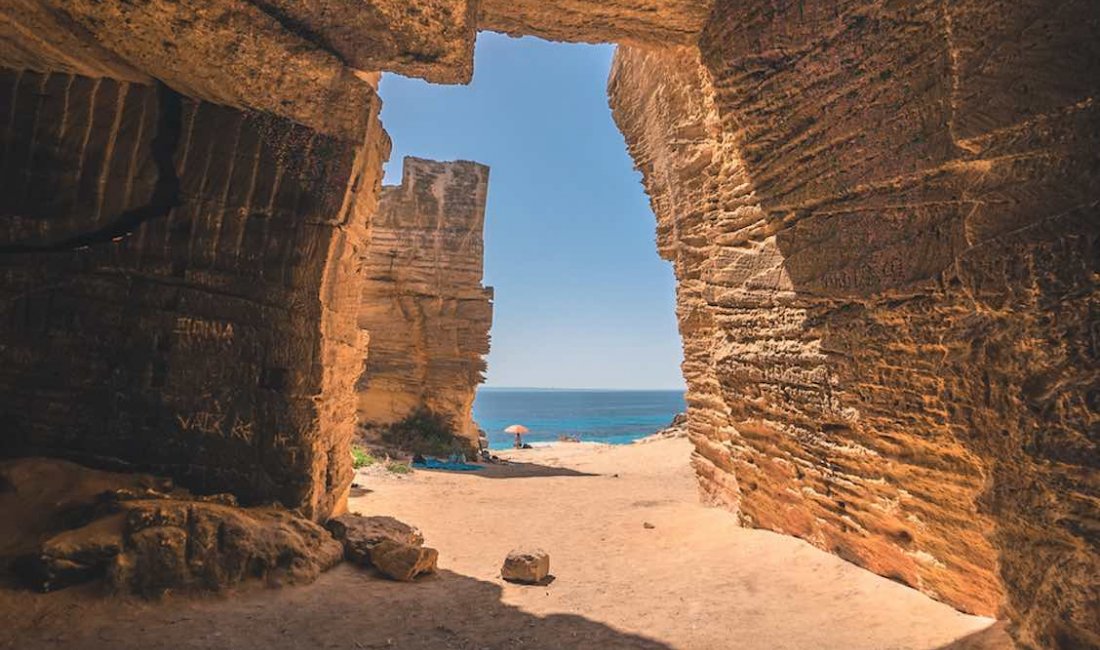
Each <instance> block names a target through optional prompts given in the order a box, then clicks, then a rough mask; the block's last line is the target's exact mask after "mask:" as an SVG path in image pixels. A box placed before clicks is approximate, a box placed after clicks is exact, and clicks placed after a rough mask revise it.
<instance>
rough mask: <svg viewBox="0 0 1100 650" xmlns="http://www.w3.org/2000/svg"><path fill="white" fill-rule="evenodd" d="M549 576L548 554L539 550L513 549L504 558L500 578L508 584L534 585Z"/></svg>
mask: <svg viewBox="0 0 1100 650" xmlns="http://www.w3.org/2000/svg"><path fill="white" fill-rule="evenodd" d="M549 575H550V554H549V553H547V552H546V551H544V550H542V549H541V548H536V549H514V550H512V551H511V552H509V553H508V557H506V558H504V566H502V567H501V568H500V577H502V578H504V579H505V580H507V581H508V582H518V583H520V584H527V585H534V584H538V583H540V582H542V581H543V580H545V579H546V577H547V576H549Z"/></svg>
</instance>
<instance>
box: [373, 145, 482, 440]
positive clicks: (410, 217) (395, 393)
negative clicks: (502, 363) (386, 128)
mask: <svg viewBox="0 0 1100 650" xmlns="http://www.w3.org/2000/svg"><path fill="white" fill-rule="evenodd" d="M488 184H489V168H488V167H486V166H484V165H479V164H477V163H473V162H465V161H459V162H446V163H444V162H435V161H432V160H423V159H420V158H406V159H405V161H404V176H403V178H402V181H401V185H399V186H393V187H385V188H383V190H382V196H381V199H380V202H379V208H378V213H377V214H376V215H375V216H374V218H373V220H372V222H371V240H370V246H369V248H368V249H367V253H366V255H365V257H364V258H363V261H364V265H365V276H366V281H365V283H364V285H363V291H362V304H361V307H360V311H359V326H360V327H361V328H363V330H364V331H366V332H367V333H368V334H369V336H370V353H369V357H368V359H367V364H366V370H365V372H364V373H363V376H362V377H361V379H360V382H359V418H360V422H361V423H362V424H363V425H365V426H366V427H367V428H368V430H377V428H378V427H381V426H384V425H387V424H392V423H394V422H397V421H400V420H402V419H403V418H405V417H406V416H408V415H409V414H411V413H412V412H413V411H414V410H416V409H418V408H427V409H429V410H431V411H433V412H435V413H437V414H440V415H444V416H446V417H448V418H450V419H451V421H452V423H453V425H454V427H455V433H456V434H457V435H459V436H461V437H463V438H465V439H466V440H468V441H469V442H470V443H471V444H472V445H474V446H475V447H476V445H477V438H478V434H477V427H476V425H475V424H474V421H473V416H472V410H473V403H474V395H475V392H476V389H477V386H478V385H479V384H480V383H481V382H482V381H483V380H484V376H483V372H484V371H485V360H484V355H486V354H488V353H489V327H490V325H491V324H492V316H493V307H492V297H493V292H492V289H489V288H486V287H484V286H482V284H481V280H482V275H483V260H484V237H483V233H484V223H485V200H486V195H487V191H488Z"/></svg>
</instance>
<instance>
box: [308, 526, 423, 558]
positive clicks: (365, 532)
mask: <svg viewBox="0 0 1100 650" xmlns="http://www.w3.org/2000/svg"><path fill="white" fill-rule="evenodd" d="M325 528H327V529H328V531H329V532H330V533H332V536H333V537H335V538H336V540H337V541H339V542H342V543H343V544H344V557H345V558H347V559H348V561H349V562H355V563H357V564H362V565H365V566H370V565H371V549H373V548H374V547H375V546H378V545H379V544H381V543H382V542H386V541H390V542H396V543H398V544H404V545H406V546H414V547H420V546H423V545H424V535H423V534H421V532H420V531H419V530H418V529H416V528H414V527H413V526H410V525H408V524H406V523H404V522H402V521H398V520H397V519H394V518H393V517H364V516H362V515H356V514H346V515H341V516H339V517H334V518H332V519H329V520H328V522H327V523H326V524H325Z"/></svg>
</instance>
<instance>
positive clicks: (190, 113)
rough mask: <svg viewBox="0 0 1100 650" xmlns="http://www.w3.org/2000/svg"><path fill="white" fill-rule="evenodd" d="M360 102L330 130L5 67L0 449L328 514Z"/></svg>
mask: <svg viewBox="0 0 1100 650" xmlns="http://www.w3.org/2000/svg"><path fill="white" fill-rule="evenodd" d="M377 109H378V103H377V100H376V99H375V100H374V104H373V108H372V109H371V113H370V114H369V116H368V117H369V126H368V127H365V128H364V129H363V130H362V131H361V132H360V133H359V134H358V137H357V138H356V139H344V138H337V137H333V136H328V135H324V134H322V133H319V132H317V131H314V130H312V129H309V128H307V127H304V126H301V125H298V124H295V123H293V122H289V121H287V120H284V119H282V118H278V117H273V116H271V115H266V114H262V113H252V112H242V111H238V110H235V109H231V108H226V107H224V106H217V105H214V104H210V103H206V102H200V101H195V100H192V99H188V98H185V97H181V96H180V95H178V94H176V93H174V92H173V91H170V90H168V89H166V88H164V87H163V86H161V87H154V86H148V85H143V84H137V83H129V82H118V81H112V80H107V79H91V78H87V77H79V76H74V75H67V74H50V75H42V74H37V73H32V72H11V71H0V113H2V114H3V115H7V116H12V117H11V119H9V120H8V121H7V122H6V124H5V127H4V131H3V137H4V146H3V147H2V149H0V222H2V223H3V228H0V233H2V234H0V296H2V297H3V301H2V302H3V306H2V313H3V318H2V319H0V334H2V337H3V343H2V345H0V385H2V386H3V387H4V388H3V391H2V397H0V415H2V419H3V421H4V423H5V430H4V432H3V437H2V438H0V451H2V452H3V453H4V454H5V455H15V454H56V455H65V456H69V457H76V458H81V459H84V460H86V461H90V462H97V463H100V464H109V465H112V466H119V465H126V466H131V467H138V468H146V469H149V470H151V471H155V472H156V473H160V474H167V475H171V476H173V477H175V478H177V479H178V480H180V481H181V482H182V483H183V484H185V485H187V486H188V487H190V488H192V489H194V490H196V491H199V492H223V491H230V492H233V493H235V494H236V495H237V496H238V497H240V498H241V499H242V501H243V502H246V503H249V502H260V501H268V500H271V499H277V500H279V501H281V502H283V503H284V504H286V505H287V506H290V507H300V508H302V509H303V512H305V513H306V514H307V515H309V516H311V517H317V518H323V517H325V516H326V515H327V514H328V513H330V512H332V511H334V510H337V509H339V508H340V507H341V506H342V503H343V493H344V492H345V491H346V489H347V486H348V485H350V482H351V476H352V468H351V461H350V458H349V455H348V451H347V450H348V446H349V444H350V439H351V436H352V434H353V429H354V419H355V396H354V391H353V385H354V383H355V379H356V377H357V376H358V374H359V372H360V370H361V368H362V359H363V356H364V354H365V348H364V343H365V341H364V340H363V339H362V337H361V335H360V332H359V330H358V328H357V326H356V322H355V318H356V313H357V306H358V301H359V291H358V284H357V282H356V280H357V277H358V276H357V274H358V272H359V268H360V265H359V257H360V256H361V255H362V253H363V250H364V242H365V238H366V225H367V218H368V215H369V214H370V213H371V212H372V211H373V208H374V202H375V197H376V195H375V192H376V191H377V188H378V186H379V182H380V177H381V161H382V159H383V157H384V156H385V155H387V154H388V140H387V139H386V137H385V135H384V133H383V132H382V130H381V126H380V124H379V122H378V120H377Z"/></svg>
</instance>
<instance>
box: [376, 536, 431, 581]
mask: <svg viewBox="0 0 1100 650" xmlns="http://www.w3.org/2000/svg"><path fill="white" fill-rule="evenodd" d="M438 559H439V552H438V551H436V550H435V549H434V548H428V547H427V546H415V545H411V544H402V543H400V542H395V541H393V540H389V539H387V540H383V541H382V542H380V543H378V544H376V545H375V546H373V547H372V548H371V550H370V560H371V563H372V564H373V565H374V568H376V569H378V571H379V572H380V573H381V574H382V575H384V576H386V577H387V578H390V579H392V580H401V581H403V582H408V581H410V580H412V579H413V578H415V577H417V576H419V575H423V574H426V573H435V565H436V561H437V560H438Z"/></svg>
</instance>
